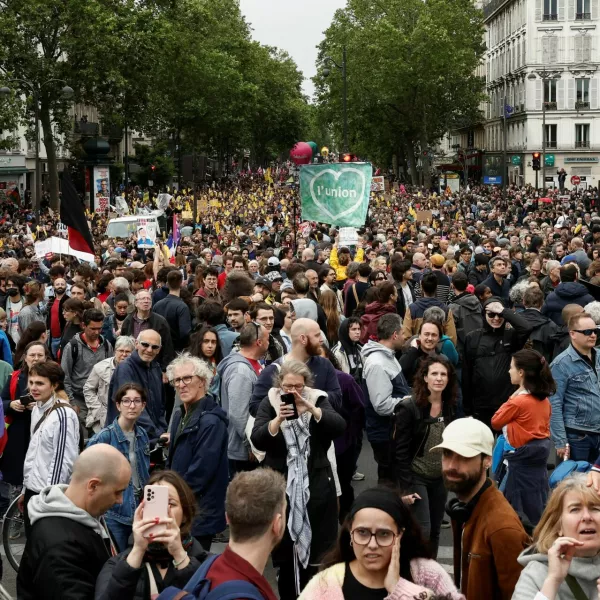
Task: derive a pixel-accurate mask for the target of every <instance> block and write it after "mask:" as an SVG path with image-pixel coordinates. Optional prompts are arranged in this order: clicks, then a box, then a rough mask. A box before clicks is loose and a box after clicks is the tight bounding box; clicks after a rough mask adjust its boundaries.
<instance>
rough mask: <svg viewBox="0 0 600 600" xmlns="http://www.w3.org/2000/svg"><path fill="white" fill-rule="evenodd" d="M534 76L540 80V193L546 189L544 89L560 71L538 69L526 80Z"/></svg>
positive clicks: (558, 76)
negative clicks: (547, 82)
mask: <svg viewBox="0 0 600 600" xmlns="http://www.w3.org/2000/svg"><path fill="white" fill-rule="evenodd" d="M536 76H537V77H539V78H540V79H541V80H542V191H544V189H545V187H546V98H545V97H544V96H545V91H546V90H545V87H546V81H552V80H554V79H560V78H561V71H559V70H556V69H539V70H537V71H535V72H532V73H530V74H529V75H528V76H527V78H528V79H529V80H531V81H533V80H535V79H536Z"/></svg>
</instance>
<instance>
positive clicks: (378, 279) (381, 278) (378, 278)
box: [375, 277, 385, 281]
mask: <svg viewBox="0 0 600 600" xmlns="http://www.w3.org/2000/svg"><path fill="white" fill-rule="evenodd" d="M375 281H385V277H375Z"/></svg>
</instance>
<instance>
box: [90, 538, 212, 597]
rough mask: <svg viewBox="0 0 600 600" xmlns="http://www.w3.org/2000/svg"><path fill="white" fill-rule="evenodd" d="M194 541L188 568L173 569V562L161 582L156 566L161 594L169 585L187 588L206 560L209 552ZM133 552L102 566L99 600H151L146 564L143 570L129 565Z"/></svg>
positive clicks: (97, 587)
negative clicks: (149, 599)
mask: <svg viewBox="0 0 600 600" xmlns="http://www.w3.org/2000/svg"><path fill="white" fill-rule="evenodd" d="M192 539H193V542H192V546H191V547H190V549H189V550H188V555H189V557H190V564H189V565H188V566H187V567H186V568H185V569H181V570H179V571H178V570H177V569H175V567H174V566H173V562H172V561H169V567H168V569H167V572H166V574H165V577H164V579H162V581H161V578H160V575H159V573H158V572H157V571H156V567H154V568H153V574H154V579H155V581H156V586H157V588H158V592H159V593H160V592H162V591H163V590H164V589H165V588H168V587H169V586H174V587H176V588H179V589H183V588H184V586H185V585H186V583H187V582H188V581H189V580H190V579H191V577H192V575H193V574H194V573H195V572H196V570H197V569H198V567H199V566H200V565H201V564H202V563H203V562H204V561H205V560H206V557H207V556H208V552H206V551H205V550H204V549H203V548H202V546H201V545H200V543H199V542H198V541H197V540H196V539H195V538H192ZM130 552H131V548H130V549H129V550H126V551H125V552H121V553H120V554H117V556H113V557H111V558H109V559H108V561H107V562H106V563H105V565H104V567H102V571H100V575H98V580H97V581H96V595H95V600H115V599H117V598H121V599H123V600H148V598H150V579H149V577H148V571H147V569H146V565H145V564H142V566H141V567H140V568H139V569H134V568H133V567H130V566H129V564H128V563H127V556H128V555H129V553H130Z"/></svg>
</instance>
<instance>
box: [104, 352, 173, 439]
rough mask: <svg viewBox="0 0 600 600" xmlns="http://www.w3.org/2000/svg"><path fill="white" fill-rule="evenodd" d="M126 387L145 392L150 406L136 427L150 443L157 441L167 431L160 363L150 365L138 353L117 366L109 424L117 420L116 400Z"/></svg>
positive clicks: (111, 390)
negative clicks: (140, 388) (125, 384)
mask: <svg viewBox="0 0 600 600" xmlns="http://www.w3.org/2000/svg"><path fill="white" fill-rule="evenodd" d="M124 383H137V384H138V385H140V386H142V387H143V388H144V389H145V390H146V394H147V396H148V402H147V403H146V408H145V409H144V410H143V412H142V414H141V415H140V418H139V419H138V422H137V424H138V425H140V426H141V427H143V428H144V429H145V430H146V432H147V433H148V437H149V438H150V441H151V442H154V441H156V440H157V439H158V438H159V437H160V436H161V435H162V434H163V433H165V432H166V431H167V422H166V420H165V388H164V385H163V381H162V371H161V368H160V364H159V363H158V361H157V360H153V361H152V362H151V363H150V364H148V363H146V362H144V361H143V360H142V359H141V358H140V355H139V354H138V352H137V350H135V351H134V352H133V354H132V355H131V356H129V357H128V358H126V359H125V360H124V361H123V362H122V363H121V364H119V365H117V368H116V369H115V372H114V373H113V376H112V379H111V381H110V387H109V389H108V398H109V402H108V406H107V410H106V423H112V422H113V421H114V420H115V417H117V407H116V405H115V396H116V395H117V392H118V391H119V388H120V387H121V386H122V385H123V384H124Z"/></svg>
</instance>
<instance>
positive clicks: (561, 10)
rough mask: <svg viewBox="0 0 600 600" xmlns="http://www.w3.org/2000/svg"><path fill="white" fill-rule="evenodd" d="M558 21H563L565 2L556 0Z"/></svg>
mask: <svg viewBox="0 0 600 600" xmlns="http://www.w3.org/2000/svg"><path fill="white" fill-rule="evenodd" d="M558 20H559V21H564V20H565V0H558Z"/></svg>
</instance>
